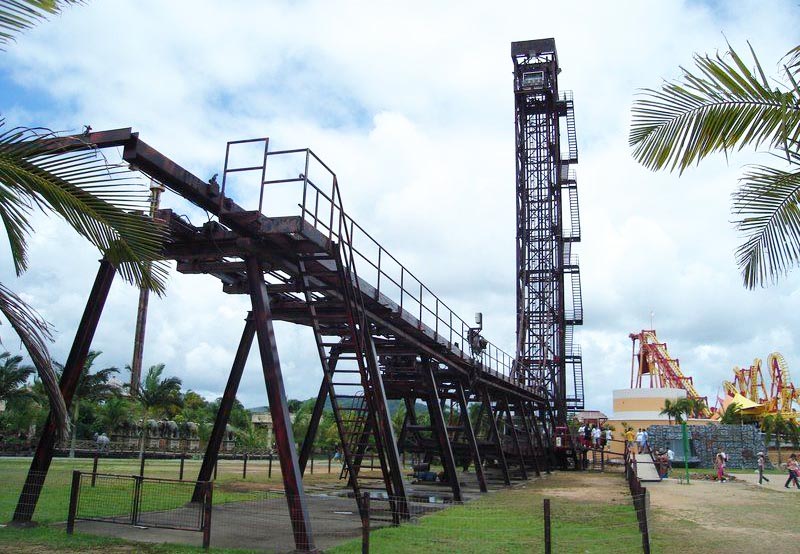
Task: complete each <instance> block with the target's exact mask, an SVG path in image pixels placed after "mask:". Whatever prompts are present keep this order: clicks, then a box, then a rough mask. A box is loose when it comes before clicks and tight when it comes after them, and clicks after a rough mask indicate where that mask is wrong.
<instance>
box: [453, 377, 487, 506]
mask: <svg viewBox="0 0 800 554" xmlns="http://www.w3.org/2000/svg"><path fill="white" fill-rule="evenodd" d="M455 389H456V399H457V401H458V406H459V409H460V410H461V421H462V422H463V425H464V436H465V437H466V438H467V442H468V443H469V447H470V450H471V451H472V462H473V465H474V466H475V475H476V477H477V478H478V486H479V487H480V490H481V492H486V491H487V490H488V489H487V488H486V475H485V474H484V472H483V461H482V460H481V451H480V448H479V447H478V440H477V438H476V437H475V429H473V427H472V421H471V420H470V419H469V406H468V405H467V398H466V396H465V395H464V387H463V386H462V385H461V382H460V381H456V382H455Z"/></svg>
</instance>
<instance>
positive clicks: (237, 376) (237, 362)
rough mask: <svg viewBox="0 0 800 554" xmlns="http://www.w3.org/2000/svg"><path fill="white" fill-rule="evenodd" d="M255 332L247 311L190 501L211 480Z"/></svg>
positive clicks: (201, 493)
mask: <svg viewBox="0 0 800 554" xmlns="http://www.w3.org/2000/svg"><path fill="white" fill-rule="evenodd" d="M255 334H256V326H255V323H254V321H253V314H252V313H248V314H247V319H245V324H244V331H242V338H241V340H240V341H239V348H238V349H237V350H236V356H235V357H234V359H233V366H232V367H231V373H230V375H229V376H228V382H227V384H226V385H225V392H224V393H223V394H222V400H221V401H220V403H219V409H218V410H217V417H215V418H214V428H213V429H212V430H211V436H210V437H209V438H208V445H207V446H206V454H205V456H203V464H202V465H201V466H200V471H199V473H198V474H197V483H196V484H195V487H194V494H193V495H192V502H200V501H202V500H203V497H204V495H205V492H206V485H205V481H210V480H211V475H212V473H213V472H214V466H216V465H217V458H218V457H219V448H220V446H222V439H223V438H224V437H225V428H226V427H227V426H228V419H229V418H230V415H231V409H233V402H234V400H236V392H237V391H238V390H239V383H240V382H241V380H242V373H243V372H244V366H245V364H246V363H247V356H248V355H249V354H250V347H251V346H252V345H253V337H255Z"/></svg>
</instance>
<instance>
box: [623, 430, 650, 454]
mask: <svg viewBox="0 0 800 554" xmlns="http://www.w3.org/2000/svg"><path fill="white" fill-rule="evenodd" d="M649 439H650V437H649V436H648V434H647V429H641V428H640V429H639V430H638V431H634V430H633V427H631V428H630V429H628V430H627V431H625V442H627V443H628V449H630V450H633V449H634V448H636V449H637V450H636V453H637V454H642V453H644V452H650V445H649V444H648V440H649Z"/></svg>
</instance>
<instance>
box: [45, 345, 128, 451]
mask: <svg viewBox="0 0 800 554" xmlns="http://www.w3.org/2000/svg"><path fill="white" fill-rule="evenodd" d="M100 354H102V352H97V351H94V350H92V351H91V352H89V355H88V356H86V363H84V365H83V371H82V372H81V378H80V380H79V381H78V386H77V388H76V389H75V396H74V397H73V400H72V407H71V410H70V411H71V412H72V437H71V439H70V444H69V457H70V458H74V457H75V440H76V438H77V432H78V416H79V414H80V407H81V402H94V403H98V402H102V401H104V400H107V399H108V398H110V397H112V396H114V395H115V394H117V393H118V392H119V390H118V389H117V387H116V386H115V385H114V384H113V383H110V382H109V380H110V379H111V376H112V375H113V374H115V373H119V370H118V369H117V368H116V367H107V368H104V369H100V370H98V371H95V372H94V373H92V372H91V371H92V365H93V364H94V361H95V360H96V359H97V358H98V356H100ZM55 365H56V368H57V369H56V371H57V373H58V374H59V375H60V374H62V373H63V372H64V366H63V365H61V364H59V363H56V364H55Z"/></svg>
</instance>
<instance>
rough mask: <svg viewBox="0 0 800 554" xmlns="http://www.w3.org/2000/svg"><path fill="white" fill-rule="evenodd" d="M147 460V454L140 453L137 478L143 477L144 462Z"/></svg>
mask: <svg viewBox="0 0 800 554" xmlns="http://www.w3.org/2000/svg"><path fill="white" fill-rule="evenodd" d="M145 458H147V452H146V451H142V460H141V462H140V463H139V477H144V460H145Z"/></svg>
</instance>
